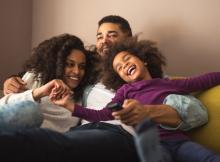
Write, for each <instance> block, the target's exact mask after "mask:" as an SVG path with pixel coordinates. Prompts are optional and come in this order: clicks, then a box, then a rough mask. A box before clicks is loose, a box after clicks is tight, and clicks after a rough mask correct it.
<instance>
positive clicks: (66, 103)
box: [49, 88, 75, 112]
mask: <svg viewBox="0 0 220 162" xmlns="http://www.w3.org/2000/svg"><path fill="white" fill-rule="evenodd" d="M72 95H73V92H70V93H66V94H63V95H58V94H57V93H56V88H54V89H53V90H52V91H51V93H50V95H49V99H50V100H51V102H53V103H54V104H56V105H58V106H61V107H64V108H66V109H67V110H69V111H71V112H73V111H74V106H75V103H74V102H73V99H72Z"/></svg>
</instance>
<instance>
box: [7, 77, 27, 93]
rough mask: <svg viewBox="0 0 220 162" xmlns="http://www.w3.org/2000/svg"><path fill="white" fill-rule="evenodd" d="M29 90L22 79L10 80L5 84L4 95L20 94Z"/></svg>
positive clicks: (14, 78) (13, 78)
mask: <svg viewBox="0 0 220 162" xmlns="http://www.w3.org/2000/svg"><path fill="white" fill-rule="evenodd" d="M25 90H27V88H26V83H25V82H24V81H23V80H22V79H21V78H20V77H11V78H8V79H7V80H6V81H5V82H4V84H3V92H4V95H7V94H10V93H20V92H23V91H25Z"/></svg>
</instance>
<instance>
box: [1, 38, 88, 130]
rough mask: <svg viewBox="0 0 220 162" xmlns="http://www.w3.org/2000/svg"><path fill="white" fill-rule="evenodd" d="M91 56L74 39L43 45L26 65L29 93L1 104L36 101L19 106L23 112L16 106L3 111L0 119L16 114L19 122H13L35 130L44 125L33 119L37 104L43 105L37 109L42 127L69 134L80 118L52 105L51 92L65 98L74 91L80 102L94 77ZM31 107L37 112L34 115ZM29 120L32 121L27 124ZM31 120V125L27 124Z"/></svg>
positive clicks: (54, 39) (7, 98)
mask: <svg viewBox="0 0 220 162" xmlns="http://www.w3.org/2000/svg"><path fill="white" fill-rule="evenodd" d="M91 56H92V55H89V54H88V51H86V50H85V48H84V44H83V42H82V41H81V40H80V39H79V38H78V37H76V36H74V35H70V34H63V35H58V36H55V37H52V38H50V39H48V40H45V41H43V42H42V43H40V44H39V45H38V46H37V47H36V48H34V49H33V54H32V55H31V56H30V58H29V59H28V60H27V61H26V62H25V65H24V71H27V72H26V73H25V75H24V76H23V78H22V79H23V80H24V81H25V82H26V83H27V84H26V88H27V90H26V91H25V92H23V93H18V94H9V95H6V96H5V97H3V98H2V99H1V100H0V105H2V106H4V105H5V104H14V103H18V101H19V102H21V101H27V100H28V101H32V103H31V102H25V104H20V106H19V105H17V104H16V107H20V109H19V108H15V106H13V105H12V106H11V107H14V108H13V110H9V109H4V107H3V108H1V110H3V109H4V110H6V111H1V113H0V115H1V116H4V118H5V120H8V118H7V116H6V115H8V114H9V113H8V112H9V111H10V114H11V113H14V117H16V118H17V120H15V119H14V118H13V117H10V120H11V121H16V123H17V122H18V121H19V120H20V119H22V120H23V122H24V124H25V123H26V124H29V125H31V126H33V125H34V123H35V124H36V125H39V124H41V122H40V119H39V118H35V121H34V119H33V120H32V119H31V118H33V117H31V118H30V116H31V114H32V115H34V114H35V115H37V114H36V104H33V102H34V103H39V104H37V106H38V107H39V110H40V112H41V113H40V114H42V115H43V122H42V124H41V127H43V128H49V129H52V130H55V131H59V132H66V131H67V130H69V128H70V127H73V126H75V125H77V123H78V121H79V119H78V118H76V117H72V115H71V113H70V112H69V111H67V110H65V109H63V108H60V107H59V106H57V105H54V104H53V103H51V102H50V101H49V100H48V97H47V96H48V95H49V93H50V90H51V89H52V88H54V87H56V89H57V90H58V92H59V91H60V92H62V93H64V94H66V93H70V92H71V91H72V92H73V93H74V94H73V95H72V99H73V100H74V102H80V99H81V97H82V93H83V90H84V88H85V86H86V85H87V84H88V83H89V80H88V77H87V73H90V72H89V70H90V69H92V68H91V66H92V65H91V63H90V61H91ZM61 87H62V89H61ZM25 105H26V106H25ZM6 106H7V105H6ZM30 107H32V110H34V111H31V113H30ZM12 111H13V112H12ZM20 111H25V112H27V113H29V115H25V113H24V114H20V116H19V115H18V114H19V112H20ZM38 115H39V114H38ZM25 118H26V119H27V118H28V119H27V120H25ZM29 118H30V119H29ZM28 120H29V122H27V121H28ZM31 120H32V121H31ZM1 123H3V122H1ZM16 123H15V124H16ZM17 124H18V123H17ZM18 125H19V124H18Z"/></svg>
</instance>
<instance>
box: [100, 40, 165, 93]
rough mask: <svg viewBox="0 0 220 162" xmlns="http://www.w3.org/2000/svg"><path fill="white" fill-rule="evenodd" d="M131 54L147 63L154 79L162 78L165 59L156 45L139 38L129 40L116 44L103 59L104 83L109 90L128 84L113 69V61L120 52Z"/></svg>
mask: <svg viewBox="0 0 220 162" xmlns="http://www.w3.org/2000/svg"><path fill="white" fill-rule="evenodd" d="M123 51H126V52H129V53H130V54H132V55H135V56H136V57H138V58H139V59H140V60H141V61H143V62H146V63H147V68H148V71H149V73H150V75H151V77H152V78H162V75H163V71H162V67H163V66H165V65H166V61H165V57H164V56H163V55H162V54H161V53H160V51H159V50H158V48H157V47H156V43H155V42H152V41H149V40H138V37H137V36H134V37H131V38H127V39H126V40H125V41H123V42H120V43H116V44H115V45H113V47H112V48H111V49H110V50H109V53H108V55H106V57H105V58H104V59H103V70H102V72H103V78H102V82H103V84H104V85H105V86H106V87H107V88H108V89H113V90H116V89H118V88H120V87H121V86H122V85H123V84H125V83H126V82H125V81H124V80H123V79H121V78H120V76H119V75H118V74H117V73H116V72H115V70H114V69H113V60H114V58H115V56H116V55H117V54H119V53H120V52H123Z"/></svg>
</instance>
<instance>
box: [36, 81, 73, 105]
mask: <svg viewBox="0 0 220 162" xmlns="http://www.w3.org/2000/svg"><path fill="white" fill-rule="evenodd" d="M52 90H54V92H53V93H54V94H56V95H57V98H58V97H60V98H62V96H66V95H67V94H68V93H70V89H69V87H68V86H67V85H66V84H65V83H64V82H63V81H62V80H60V79H54V80H52V81H50V82H48V83H47V84H45V85H43V86H41V87H39V88H36V89H34V90H33V92H32V94H33V98H34V99H35V100H36V101H38V100H40V99H41V98H42V97H45V96H49V95H50V93H51V92H52Z"/></svg>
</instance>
